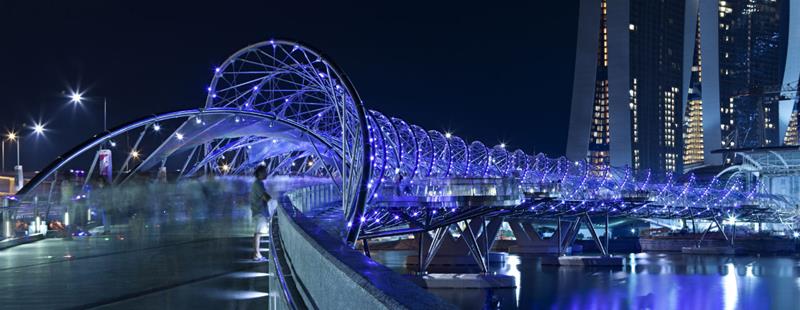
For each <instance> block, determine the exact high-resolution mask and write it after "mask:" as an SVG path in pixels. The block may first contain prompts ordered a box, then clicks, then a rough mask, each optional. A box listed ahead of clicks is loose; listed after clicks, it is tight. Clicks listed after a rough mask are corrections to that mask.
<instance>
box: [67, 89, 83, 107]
mask: <svg viewBox="0 0 800 310" xmlns="http://www.w3.org/2000/svg"><path fill="white" fill-rule="evenodd" d="M82 101H83V94H82V93H80V92H76V91H73V92H72V93H71V94H69V102H70V103H76V104H81V103H83V102H82Z"/></svg>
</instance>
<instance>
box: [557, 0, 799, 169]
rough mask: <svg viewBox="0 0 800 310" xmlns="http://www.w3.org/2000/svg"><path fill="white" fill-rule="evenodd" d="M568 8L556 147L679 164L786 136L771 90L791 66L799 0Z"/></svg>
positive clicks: (787, 109)
mask: <svg viewBox="0 0 800 310" xmlns="http://www.w3.org/2000/svg"><path fill="white" fill-rule="evenodd" d="M579 14H580V16H579V26H578V42H577V52H576V60H575V78H574V81H573V94H572V102H571V108H572V109H571V114H570V128H569V136H568V143H567V157H568V158H570V159H572V160H590V161H592V162H595V163H608V164H611V165H614V166H626V165H628V166H632V167H634V168H636V169H637V170H642V169H648V170H651V171H655V172H671V171H675V172H684V171H685V170H687V169H692V168H696V167H701V166H708V165H721V164H731V163H732V160H733V152H732V151H731V152H714V151H715V150H720V149H737V148H752V147H761V146H778V145H781V144H796V143H798V142H797V141H798V138H797V128H796V126H797V125H796V124H797V120H796V118H797V113H796V109H797V108H796V103H795V102H796V100H787V99H786V98H785V96H781V94H782V92H781V91H780V90H781V88H782V87H784V88H785V87H786V86H787V85H788V84H790V83H792V82H793V83H795V87H796V83H797V80H798V78H799V77H800V3H798V4H795V5H790V3H789V1H787V0H733V1H719V0H708V1H706V0H685V1H644V0H622V1H608V2H606V1H603V0H581V3H580V13H579ZM787 55H789V57H787ZM790 123H791V124H790ZM792 124H794V127H792ZM684 166H686V169H684Z"/></svg>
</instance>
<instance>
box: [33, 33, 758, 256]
mask: <svg viewBox="0 0 800 310" xmlns="http://www.w3.org/2000/svg"><path fill="white" fill-rule="evenodd" d="M214 71H215V72H214V77H213V78H212V80H211V83H210V86H209V87H208V97H207V98H206V102H205V108H206V109H205V110H186V111H178V112H172V113H166V114H163V115H158V116H152V117H149V118H145V119H142V120H140V121H136V122H133V123H130V124H127V125H123V126H121V127H118V128H117V129H115V130H114V131H112V132H108V133H106V134H104V135H102V136H95V137H94V138H93V139H92V140H90V141H88V142H86V143H84V144H82V145H81V146H79V147H78V148H76V149H75V150H73V152H71V153H68V154H66V155H64V156H62V157H59V158H57V160H56V162H54V163H53V164H51V166H48V168H47V169H45V171H43V173H41V174H40V175H37V176H36V177H35V178H34V180H32V181H31V182H30V183H29V185H27V186H26V187H25V188H24V189H23V190H22V191H20V195H21V196H25V195H26V194H27V193H28V192H30V191H31V188H35V187H37V186H38V185H39V184H40V183H41V182H42V180H44V179H46V178H47V177H49V176H50V175H52V174H53V173H54V171H56V170H58V169H59V168H61V167H63V165H64V164H65V163H66V162H69V161H70V160H72V159H74V158H75V157H76V156H78V155H79V154H82V153H85V152H86V151H88V150H89V149H91V148H94V147H97V146H98V145H99V144H100V143H102V141H106V140H108V139H111V138H113V137H114V136H116V135H119V134H122V133H124V132H129V131H132V130H135V129H137V128H142V127H145V128H146V126H149V124H152V123H154V122H158V121H161V120H165V119H168V118H180V117H186V118H192V119H194V120H195V121H196V122H198V124H205V122H206V120H204V119H203V116H206V115H213V114H215V113H219V114H227V115H234V117H236V116H248V117H257V118H261V119H268V120H270V121H273V122H278V123H280V124H284V125H286V126H290V127H292V128H293V129H295V130H297V131H298V132H300V133H302V134H301V135H299V136H293V137H292V138H293V139H295V140H296V142H298V143H306V142H310V145H304V148H303V149H302V150H298V148H292V146H290V145H289V146H286V148H287V149H290V150H293V151H292V152H294V153H292V154H288V155H285V156H284V155H281V156H273V157H271V159H270V160H274V165H272V164H273V163H270V164H271V165H272V166H274V167H277V168H280V169H284V168H287V167H291V166H292V165H293V164H294V163H295V160H301V161H302V162H301V165H300V167H301V168H300V169H304V171H307V172H311V173H315V172H319V171H321V170H326V171H327V174H328V175H330V176H331V177H332V178H334V179H336V178H339V180H340V181H339V183H340V184H341V187H340V188H341V191H342V209H343V211H344V213H345V221H346V223H342V224H343V225H342V226H343V227H344V228H343V229H344V230H345V231H346V240H347V241H348V242H350V243H351V244H352V243H353V242H354V241H355V240H357V239H358V236H359V234H360V233H361V232H362V231H363V229H375V228H376V227H379V226H382V225H403V223H404V220H400V219H399V215H398V214H397V213H391V212H404V211H397V210H393V211H391V212H388V211H387V212H381V210H380V208H379V207H375V206H372V205H371V203H372V202H373V201H374V199H373V198H374V197H377V194H378V191H379V190H380V187H381V185H382V184H384V181H385V178H387V177H393V176H395V175H396V174H398V173H406V174H408V175H409V176H410V177H409V182H412V183H413V182H414V181H415V180H421V179H445V180H447V179H455V178H467V179H485V180H481V182H483V181H486V180H489V181H491V182H496V181H497V182H498V183H496V184H500V183H501V182H505V180H509V179H510V180H512V181H514V182H517V183H514V186H519V187H520V188H521V187H523V186H525V187H526V188H530V189H531V191H534V192H535V191H537V190H538V191H539V192H547V193H548V194H555V195H558V196H556V197H546V198H547V199H545V200H539V201H535V203H534V205H533V206H530V205H523V206H522V207H523V208H521V209H520V210H516V209H515V210H513V212H514V214H521V215H523V216H554V215H564V214H577V213H578V212H606V213H613V214H615V215H621V214H635V213H636V212H641V213H644V212H648V214H650V215H652V216H664V214H666V212H667V211H665V210H666V209H669V208H670V207H671V206H673V205H678V204H680V205H683V206H684V208H685V209H683V210H681V211H678V212H677V213H675V214H678V215H681V216H685V215H687V214H692V215H698V216H711V215H713V214H714V212H717V213H721V212H736V210H735V207H737V206H738V205H740V204H742V203H744V202H748V201H750V200H752V199H756V198H759V199H770V198H769V197H763V196H758V195H754V192H751V193H747V194H746V193H744V192H743V191H742V190H740V189H741V184H740V182H739V181H729V182H724V184H722V183H720V182H718V181H716V180H714V181H712V182H711V183H709V184H698V183H696V182H695V181H694V179H691V180H690V181H689V182H684V183H680V182H676V180H675V179H674V176H672V175H669V178H668V180H667V181H666V182H654V181H652V178H651V174H650V172H649V171H647V173H646V174H645V175H637V173H636V171H633V170H632V169H631V168H630V167H623V168H612V167H608V166H597V165H593V164H591V163H589V162H586V161H578V162H573V161H569V160H568V159H566V158H565V157H559V158H548V157H546V156H545V155H544V154H536V155H528V154H526V153H525V152H523V151H521V150H515V151H514V152H509V151H508V150H506V149H505V148H501V147H499V146H495V147H491V148H489V147H487V146H486V145H484V144H483V143H481V142H479V141H474V142H472V143H470V144H466V143H465V142H464V140H463V139H462V138H460V137H456V136H451V135H443V134H442V133H441V132H438V131H434V130H430V131H429V130H426V129H423V128H421V127H419V126H416V125H409V123H407V122H405V121H403V120H400V119H397V118H390V117H386V116H384V115H383V114H380V113H379V112H377V111H369V112H367V110H366V108H365V107H364V105H363V103H362V101H361V99H360V98H359V96H358V93H357V92H356V90H355V88H354V87H353V86H352V83H351V82H350V81H349V79H348V78H347V76H346V75H345V74H344V73H343V71H341V70H340V69H339V68H338V67H337V66H336V65H335V64H334V63H333V62H331V61H330V60H329V59H326V58H325V57H324V56H323V55H322V54H321V53H320V52H318V51H317V50H315V49H312V48H309V47H307V46H305V45H302V44H299V43H296V42H292V41H287V40H270V41H265V42H261V43H257V44H254V45H250V46H248V47H245V48H244V49H241V50H239V51H237V52H236V53H234V54H233V55H231V56H230V57H229V58H228V59H226V60H225V61H224V62H223V63H222V65H220V67H219V68H216V69H215V70H214ZM207 120H208V121H209V122H211V119H210V118H209V119H207ZM216 121H224V120H216ZM182 126H183V125H182ZM187 126H188V125H187ZM201 133H202V132H201ZM251 139H252V136H248V135H242V136H237V135H231V136H221V137H220V138H218V139H214V140H213V141H212V142H208V141H205V140H202V142H203V144H202V145H203V148H202V150H200V152H201V153H202V155H203V160H201V161H198V164H199V165H200V166H205V165H211V164H213V163H216V162H217V158H218V157H221V156H224V155H225V154H227V153H230V151H232V150H236V154H235V155H234V158H238V156H240V155H241V156H243V157H246V156H250V155H248V153H247V152H245V153H241V152H239V151H240V150H242V149H243V146H251V145H257V144H258V143H269V142H268V141H263V140H261V141H253V140H251ZM304 139H306V140H308V141H305V140H304ZM312 140H313V141H312ZM272 141H273V142H272V143H276V142H275V140H274V139H273V140H272ZM317 143H321V144H322V145H324V149H322V150H320V149H319V148H317V146H316V145H317ZM295 151H296V152H295ZM273 155H274V154H273ZM332 158H335V159H334V160H335V161H337V163H333V164H331V163H329V162H328V161H330V160H331V159H332ZM148 159H149V158H148ZM248 160H250V161H247V162H248V163H251V162H252V161H253V160H251V159H248ZM149 163H150V162H148V164H149ZM200 166H196V167H195V168H197V169H199V168H200ZM242 167H243V166H239V167H237V169H236V170H235V171H237V172H242V171H243V168H242ZM211 168H212V169H217V167H211ZM329 169H331V170H335V171H329ZM337 172H338V174H337ZM334 182H336V181H334ZM420 183H425V182H418V183H416V184H420ZM440 183H441V182H440ZM511 183H513V182H511ZM435 185H436V182H427V183H426V186H435ZM426 192H428V191H427V190H426ZM433 192H434V193H435V191H433ZM637 195H638V196H639V198H642V197H644V198H646V199H645V200H644V201H646V202H634V203H631V202H630V199H631V197H634V196H637ZM697 205H700V206H697ZM541 206H546V208H538V207H541ZM372 207H375V208H376V211H374V212H373V211H372V210H369V211H370V212H369V220H366V221H365V220H364V219H365V218H367V217H365V214H366V213H367V208H372ZM491 207H492V206H481V207H477V208H482V209H483V210H480V212H485V211H486V210H485V209H490V208H491ZM712 207H713V209H712ZM420 208H421V207H419V206H413V207H406V211H408V212H409V213H410V214H406V215H407V216H409V217H413V216H416V215H415V214H417V213H418V211H419V210H420ZM537 208H538V209H537ZM702 208H705V210H708V211H703V210H701V209H702ZM732 210H733V211H732ZM437 211H439V214H437V213H436V212H437ZM468 212H471V211H468ZM571 212H572V213H571ZM431 213H432V214H433V215H435V217H440V218H441V217H449V218H450V219H457V218H460V217H461V216H466V215H464V214H462V213H461V211H457V210H432V212H431ZM641 213H639V214H641ZM466 214H467V215H469V214H471V213H466ZM373 215H374V216H373ZM390 215H391V216H390ZM636 216H639V215H638V214H636ZM389 223H391V224H389ZM362 225H366V226H362Z"/></svg>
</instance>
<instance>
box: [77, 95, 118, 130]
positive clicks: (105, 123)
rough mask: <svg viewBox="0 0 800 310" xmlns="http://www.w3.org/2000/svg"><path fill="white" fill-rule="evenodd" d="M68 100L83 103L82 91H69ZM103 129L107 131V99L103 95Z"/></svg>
mask: <svg viewBox="0 0 800 310" xmlns="http://www.w3.org/2000/svg"><path fill="white" fill-rule="evenodd" d="M68 97H69V102H70V103H74V104H83V100H84V99H86V98H84V97H83V93H82V92H80V91H70V94H69V96H68ZM103 131H108V101H107V100H106V97H103Z"/></svg>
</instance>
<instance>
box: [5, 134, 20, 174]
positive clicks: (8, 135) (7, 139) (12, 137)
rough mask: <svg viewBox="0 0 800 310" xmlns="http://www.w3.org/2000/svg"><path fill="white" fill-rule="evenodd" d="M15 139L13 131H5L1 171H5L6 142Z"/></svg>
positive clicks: (15, 135) (11, 141)
mask: <svg viewBox="0 0 800 310" xmlns="http://www.w3.org/2000/svg"><path fill="white" fill-rule="evenodd" d="M15 140H17V133H16V132H13V131H9V132H8V133H6V138H5V139H3V171H2V172H3V173H5V172H6V142H8V143H9V144H11V143H13V142H14V141H15ZM17 164H18V165H19V146H17Z"/></svg>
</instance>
